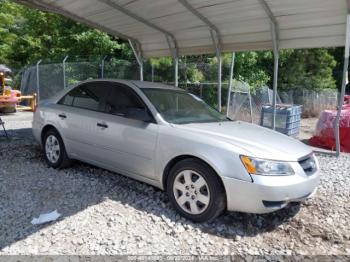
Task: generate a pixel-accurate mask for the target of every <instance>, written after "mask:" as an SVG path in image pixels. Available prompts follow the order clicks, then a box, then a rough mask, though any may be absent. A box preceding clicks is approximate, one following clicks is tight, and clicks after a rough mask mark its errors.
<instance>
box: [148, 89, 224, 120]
mask: <svg viewBox="0 0 350 262" xmlns="http://www.w3.org/2000/svg"><path fill="white" fill-rule="evenodd" d="M142 90H143V92H144V93H145V95H146V96H147V97H148V99H149V100H150V101H151V102H152V104H153V105H154V106H155V108H156V109H157V111H158V112H159V113H160V114H161V115H162V117H163V118H164V119H165V120H166V121H167V122H169V123H173V124H188V123H204V122H221V121H228V119H227V118H226V117H225V116H224V115H222V114H221V113H219V112H218V111H216V110H215V109H213V108H211V107H210V106H209V105H207V104H206V103H205V102H204V101H203V100H202V99H200V98H199V97H197V96H195V95H193V94H190V93H187V92H185V91H181V90H171V89H159V88H144V89H142Z"/></svg>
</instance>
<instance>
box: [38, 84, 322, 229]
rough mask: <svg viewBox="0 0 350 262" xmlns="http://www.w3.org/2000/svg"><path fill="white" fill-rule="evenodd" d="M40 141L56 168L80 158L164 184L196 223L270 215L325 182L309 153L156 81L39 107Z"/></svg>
mask: <svg viewBox="0 0 350 262" xmlns="http://www.w3.org/2000/svg"><path fill="white" fill-rule="evenodd" d="M33 134H34V136H35V138H36V139H37V141H38V142H39V143H40V144H41V145H42V148H43V150H44V153H45V154H44V155H45V158H46V161H47V163H48V165H49V166H51V167H54V168H64V167H68V166H69V164H70V163H71V161H72V160H73V159H77V160H80V161H84V162H87V163H90V164H93V165H96V166H99V167H102V168H105V169H108V170H111V171H114V172H117V173H119V174H123V175H126V176H129V177H131V178H134V179H137V180H140V181H142V182H145V183H148V184H151V185H153V186H156V187H159V188H161V189H164V190H166V191H167V193H168V195H169V199H170V201H171V202H172V204H173V206H174V208H175V209H176V210H177V211H178V212H179V213H180V214H181V215H183V216H184V217H186V218H189V219H192V220H193V221H196V222H201V221H208V220H211V219H214V218H215V217H217V216H218V215H219V214H220V213H222V212H223V211H224V210H230V211H241V212H249V213H267V212H272V211H275V210H278V209H281V208H283V207H285V206H286V205H287V204H288V203H290V202H296V201H302V200H304V199H306V198H308V197H310V196H311V195H312V194H313V193H314V192H315V188H316V186H317V184H318V182H319V168H318V163H317V160H316V158H315V156H314V155H313V153H312V150H311V149H310V147H308V146H306V145H304V144H303V143H301V142H299V141H297V140H295V139H293V138H290V137H287V136H285V135H282V134H280V133H277V132H274V131H272V130H269V129H266V128H263V127H260V126H257V125H253V124H248V123H244V122H240V121H231V120H229V119H227V118H226V117H225V116H224V115H222V114H220V113H219V112H217V111H216V110H214V109H212V108H211V107H209V106H208V105H207V104H206V103H204V102H203V101H202V100H201V99H200V98H198V97H196V96H195V95H193V94H190V93H188V92H186V91H184V90H182V89H179V88H175V87H171V86H167V85H162V84H157V83H150V82H139V81H122V80H93V81H85V82H82V83H79V84H78V85H76V86H74V87H73V88H70V89H69V90H64V91H62V92H61V93H59V94H57V95H56V96H55V97H53V98H51V99H49V100H46V101H42V102H41V103H40V105H39V106H38V108H37V109H36V111H35V113H34V119H33Z"/></svg>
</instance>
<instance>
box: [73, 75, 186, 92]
mask: <svg viewBox="0 0 350 262" xmlns="http://www.w3.org/2000/svg"><path fill="white" fill-rule="evenodd" d="M100 81H106V82H115V83H121V84H126V85H134V86H136V87H138V88H140V89H143V88H156V89H167V90H178V91H184V90H183V89H181V88H178V87H175V86H172V85H166V84H162V83H157V82H149V81H138V80H124V79H109V78H103V79H102V78H99V79H89V80H86V81H82V82H80V83H78V85H79V84H82V83H90V82H100Z"/></svg>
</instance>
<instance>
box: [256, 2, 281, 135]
mask: <svg viewBox="0 0 350 262" xmlns="http://www.w3.org/2000/svg"><path fill="white" fill-rule="evenodd" d="M258 1H259V3H260V4H261V6H262V8H263V9H264V10H265V13H266V15H267V16H268V17H269V19H270V26H271V38H272V47H273V57H274V63H273V99H272V106H273V114H272V128H273V129H276V100H277V82H278V61H279V54H278V51H279V25H278V22H277V19H276V18H275V16H274V15H273V13H272V11H271V8H270V7H269V5H268V4H267V2H266V1H265V0H258Z"/></svg>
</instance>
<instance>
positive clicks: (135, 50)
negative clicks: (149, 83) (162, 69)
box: [129, 39, 143, 81]
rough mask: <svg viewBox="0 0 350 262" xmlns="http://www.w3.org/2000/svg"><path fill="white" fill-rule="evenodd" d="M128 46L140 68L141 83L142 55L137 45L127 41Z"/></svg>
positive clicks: (141, 78) (141, 79) (141, 77)
mask: <svg viewBox="0 0 350 262" xmlns="http://www.w3.org/2000/svg"><path fill="white" fill-rule="evenodd" d="M129 44H130V46H131V49H132V51H133V53H134V55H135V58H136V61H137V63H138V64H139V68H140V81H143V62H142V53H141V48H140V46H138V44H137V43H134V42H133V41H131V40H130V39H129Z"/></svg>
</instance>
